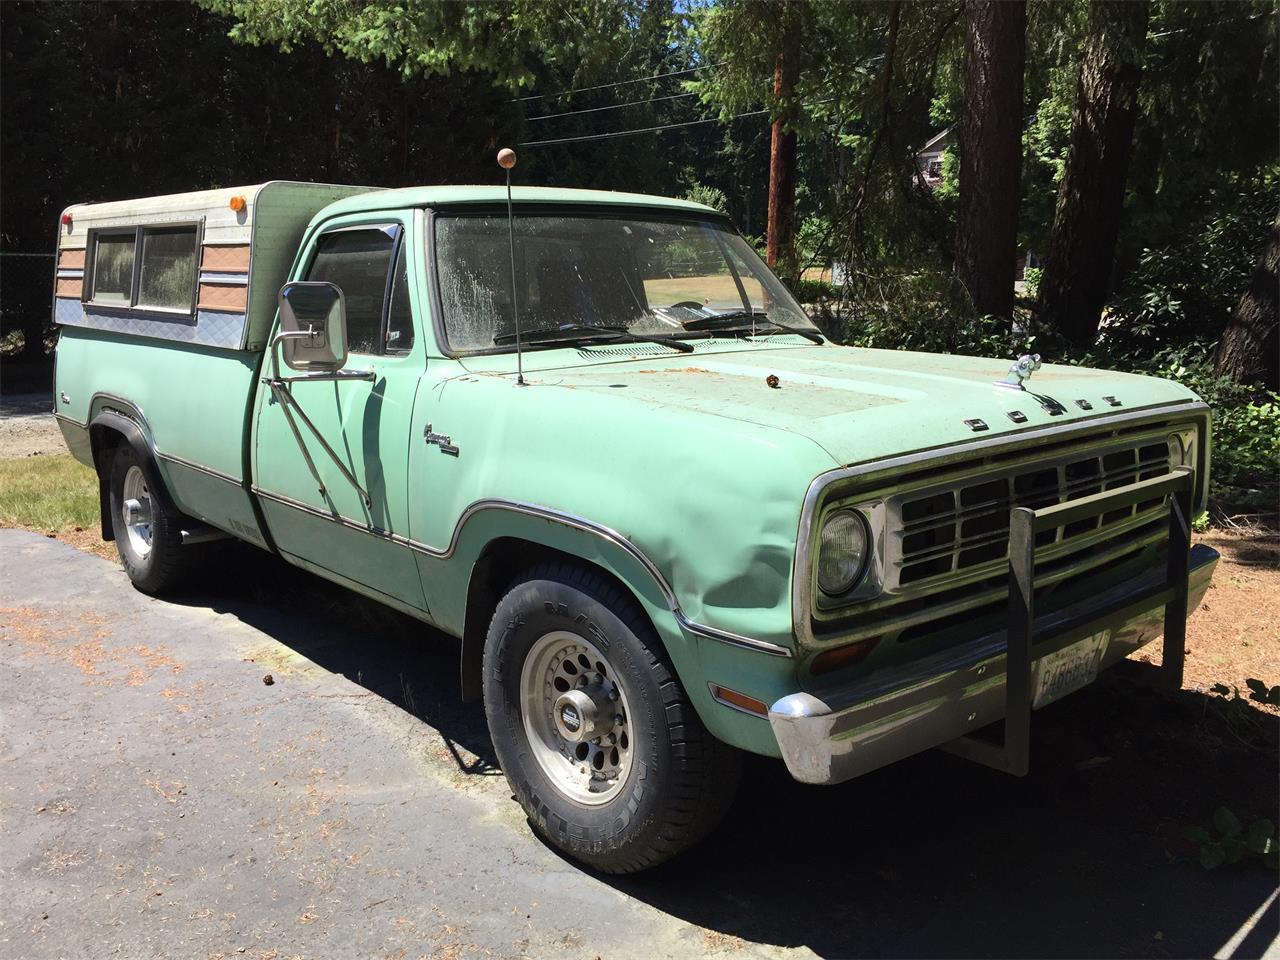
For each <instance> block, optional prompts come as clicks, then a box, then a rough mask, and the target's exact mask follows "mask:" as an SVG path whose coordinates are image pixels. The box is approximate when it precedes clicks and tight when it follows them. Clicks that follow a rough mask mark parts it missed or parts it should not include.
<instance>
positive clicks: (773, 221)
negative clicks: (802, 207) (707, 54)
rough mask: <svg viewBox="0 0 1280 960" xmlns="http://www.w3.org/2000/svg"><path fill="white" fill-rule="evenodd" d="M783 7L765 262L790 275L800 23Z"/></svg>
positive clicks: (793, 224)
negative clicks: (793, 121) (793, 118)
mask: <svg viewBox="0 0 1280 960" xmlns="http://www.w3.org/2000/svg"><path fill="white" fill-rule="evenodd" d="M789 6H790V5H789V4H784V6H783V10H782V20H783V28H782V38H781V43H780V46H779V50H778V54H777V59H776V61H775V66H774V70H773V110H774V118H773V126H772V129H771V138H770V143H769V223H768V232H767V235H766V247H765V251H766V258H767V260H768V262H769V266H771V267H774V268H775V269H779V268H780V269H781V271H782V272H783V273H784V274H788V273H791V272H793V271H794V269H795V259H796V257H795V240H796V132H795V128H794V127H793V126H792V124H791V119H792V116H793V114H794V112H795V110H796V107H797V105H796V99H795V93H796V80H797V79H798V78H799V75H800V42H799V40H800V38H799V26H800V25H799V19H798V17H797V16H796V13H795V11H793V10H791V9H789Z"/></svg>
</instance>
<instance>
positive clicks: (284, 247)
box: [53, 180, 376, 350]
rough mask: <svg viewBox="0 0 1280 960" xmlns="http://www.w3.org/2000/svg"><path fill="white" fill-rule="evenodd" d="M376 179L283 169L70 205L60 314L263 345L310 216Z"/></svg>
mask: <svg viewBox="0 0 1280 960" xmlns="http://www.w3.org/2000/svg"><path fill="white" fill-rule="evenodd" d="M374 189H376V188H374V187H358V186H343V185H339V184H329V183H299V182H293V181H284V180H273V181H271V182H269V183H260V184H256V185H253V186H246V187H227V188H224V189H220V190H201V191H197V192H194V193H175V194H170V195H168V196H160V197H146V198H143V199H140V200H120V201H115V202H109V203H82V204H76V205H74V206H71V207H68V208H67V209H66V210H65V211H63V215H62V221H61V224H60V226H59V231H58V250H57V276H56V279H55V282H54V301H53V319H54V322H55V323H59V324H65V325H68V326H77V327H89V328H91V329H97V330H109V331H112V332H115V333H125V334H131V335H134V336H140V337H151V338H158V339H163V340H180V341H184V342H187V343H195V344H201V345H204V346H209V347H221V348H226V349H231V350H259V349H262V347H263V346H264V345H265V344H266V338H267V335H268V332H269V330H270V327H271V322H272V319H273V317H274V315H275V310H276V294H277V292H278V291H279V289H280V286H281V284H283V283H284V281H285V278H286V276H287V275H288V272H289V268H290V266H292V264H293V258H294V256H295V255H296V253H297V251H298V248H299V245H300V242H301V240H302V234H303V231H304V230H305V229H306V227H307V224H308V223H309V222H310V221H311V219H312V217H314V216H315V215H316V214H317V213H319V212H320V210H322V209H323V208H324V207H325V206H327V205H328V204H330V203H332V202H333V201H335V200H340V199H342V198H343V197H349V196H351V195H353V194H357V193H365V192H368V191H370V190H374Z"/></svg>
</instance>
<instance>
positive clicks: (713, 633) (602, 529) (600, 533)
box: [252, 484, 793, 657]
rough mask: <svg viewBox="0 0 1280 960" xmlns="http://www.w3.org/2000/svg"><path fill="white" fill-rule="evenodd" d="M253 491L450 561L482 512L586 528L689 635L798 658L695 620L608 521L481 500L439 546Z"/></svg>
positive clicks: (528, 505)
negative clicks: (641, 575) (623, 557)
mask: <svg viewBox="0 0 1280 960" xmlns="http://www.w3.org/2000/svg"><path fill="white" fill-rule="evenodd" d="M252 490H253V493H254V494H255V495H257V496H259V497H262V498H263V499H264V500H271V501H274V502H276V503H279V504H281V505H283V506H286V507H292V508H293V509H295V510H300V511H302V512H303V513H309V514H311V515H312V516H315V517H318V518H320V519H323V520H328V521H330V522H332V523H337V524H340V525H341V526H344V527H348V528H350V529H352V530H358V531H360V532H362V533H366V534H369V535H370V536H374V537H378V538H380V539H383V540H389V541H391V542H392V543H398V544H400V545H401V546H403V547H407V548H408V549H410V550H413V551H414V552H415V553H421V554H423V555H424V556H428V557H431V558H433V559H435V560H448V559H449V558H450V557H452V556H453V554H454V553H455V552H456V551H457V549H458V543H459V541H460V540H461V539H462V530H463V528H464V527H465V526H466V524H467V521H468V520H470V519H471V518H472V517H473V516H475V515H476V514H477V513H481V512H482V511H485V510H505V511H507V512H509V513H518V514H523V515H525V516H530V517H537V518H538V519H540V520H549V521H551V522H552V523H558V524H560V525H561V526H565V527H569V528H571V529H574V530H580V531H582V532H584V533H588V534H591V535H592V536H596V537H599V538H601V539H602V540H606V541H608V542H609V543H611V544H613V545H614V546H616V547H618V548H620V549H622V550H624V551H625V552H626V553H628V554H630V555H631V556H632V557H633V558H634V559H635V560H636V561H637V562H638V563H639V564H640V565H641V566H642V567H644V569H645V571H646V572H647V573H648V574H649V576H650V577H651V578H652V579H653V581H654V583H655V584H656V585H657V587H658V589H659V590H660V591H661V592H662V596H663V599H664V600H665V601H666V604H667V608H668V609H669V610H670V611H671V613H672V615H673V616H674V617H675V618H676V622H677V623H679V624H680V626H681V627H682V628H683V629H685V630H687V631H688V632H689V633H692V634H695V635H697V636H700V637H704V638H706V639H708V640H715V641H717V642H719V643H726V644H729V645H730V646H734V647H740V648H741V649H744V650H753V651H755V652H756V653H763V654H767V655H769V656H774V657H791V656H793V653H792V651H791V650H790V649H788V648H787V647H784V646H781V645H779V644H776V643H769V642H768V641H766V640H756V639H754V638H752V637H744V636H742V635H740V634H736V633H731V632H729V631H727V630H717V629H716V628H714V627H709V626H706V625H705V624H701V623H698V622H697V621H696V620H693V619H691V618H690V617H689V616H688V615H687V614H686V613H685V612H684V610H683V609H681V607H680V602H679V600H678V599H677V598H676V595H675V591H674V590H672V588H671V585H670V584H669V583H668V582H667V579H666V577H665V576H663V574H662V571H661V570H659V569H658V567H657V566H656V565H655V564H654V563H653V561H652V560H650V559H649V558H648V557H647V556H646V555H645V554H644V552H643V551H642V550H641V549H640V548H639V547H637V546H636V545H635V544H634V543H632V542H631V541H630V540H628V539H627V538H626V537H624V536H623V535H622V534H620V533H618V532H617V531H616V530H613V529H611V528H609V527H606V526H604V525H603V524H599V523H595V522H594V521H591V520H586V519H584V518H582V517H577V516H574V515H573V514H569V513H564V512H562V511H559V510H553V509H550V508H548V507H540V506H537V505H536V504H531V503H521V502H519V501H516V500H501V499H488V500H477V501H476V502H475V503H473V504H471V505H470V506H469V507H467V509H466V510H464V511H463V512H462V516H461V517H459V518H458V522H457V524H456V525H455V526H454V528H453V535H452V537H451V538H450V540H449V544H448V545H447V546H445V547H433V546H431V545H430V544H427V543H422V542H421V541H418V540H412V539H410V538H409V537H405V536H402V535H400V534H397V533H392V532H391V531H389V530H383V529H381V528H379V527H375V526H372V525H370V524H366V523H362V522H360V521H358V520H353V519H351V518H350V517H344V516H342V515H341V514H336V513H330V512H328V511H326V510H321V509H319V508H317V507H314V506H311V505H310V504H307V503H302V502H301V501H298V500H295V499H293V498H292V497H287V496H284V495H283V494H279V493H274V492H272V491H270V490H264V489H263V488H262V487H259V486H257V485H256V484H255V485H254V486H253V487H252Z"/></svg>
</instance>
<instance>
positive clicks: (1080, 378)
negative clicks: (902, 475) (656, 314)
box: [530, 341, 1198, 465]
mask: <svg viewBox="0 0 1280 960" xmlns="http://www.w3.org/2000/svg"><path fill="white" fill-rule="evenodd" d="M739 343H741V341H739ZM753 347H754V348H753V349H733V350H723V349H722V350H714V349H709V348H707V347H703V346H700V347H699V349H698V350H697V352H695V353H691V354H677V355H675V356H669V355H667V354H666V353H665V352H663V353H662V354H661V355H657V354H655V355H651V356H645V357H643V358H635V359H627V360H625V361H619V360H618V359H617V358H616V356H613V355H605V356H604V357H602V358H601V359H602V360H604V362H597V363H589V364H588V365H585V366H583V365H576V364H575V365H574V366H569V367H559V368H550V369H547V368H544V369H542V370H539V371H537V372H536V373H535V374H533V375H532V376H531V377H530V383H531V384H542V385H546V386H559V387H562V388H567V389H573V390H577V391H587V392H600V393H602V394H607V395H608V396H610V397H611V398H613V399H620V398H621V397H620V395H622V397H625V398H626V399H628V400H633V401H636V402H638V403H641V404H646V405H654V406H660V407H676V408H679V409H680V410H683V411H685V412H699V413H704V414H709V415H713V416H718V417H725V418H729V419H733V420H737V421H742V422H745V423H752V424H758V425H760V426H763V427H769V428H773V429H778V430H785V431H788V432H791V433H796V434H800V435H802V436H805V437H808V438H809V439H810V440H812V441H813V442H814V443H817V444H818V445H819V446H821V447H822V448H823V449H824V450H825V451H826V452H827V453H828V454H829V455H830V456H831V458H832V460H833V461H834V462H835V463H836V464H839V465H845V464H852V463H859V462H866V461H869V460H875V459H879V458H882V457H887V456H893V455H896V454H900V453H904V452H909V451H917V450H925V449H929V448H931V447H936V446H940V445H944V444H950V443H955V442H958V441H962V440H965V439H977V438H979V437H983V438H986V437H991V436H994V435H999V434H1002V433H1015V432H1020V431H1025V430H1028V429H1032V428H1034V427H1038V426H1044V425H1047V424H1056V425H1062V426H1066V425H1067V424H1069V423H1071V424H1080V425H1083V424H1085V423H1087V421H1089V420H1091V419H1097V418H1099V417H1103V416H1106V415H1108V414H1115V413H1119V412H1122V411H1128V410H1138V409H1141V408H1144V407H1152V406H1158V405H1168V404H1188V405H1190V404H1192V403H1194V402H1195V401H1196V400H1197V399H1198V398H1197V397H1196V396H1195V394H1194V393H1192V392H1191V391H1190V390H1188V389H1186V388H1185V387H1183V386H1182V385H1180V384H1178V383H1174V382H1172V381H1168V380H1160V379H1156V378H1154V377H1143V376H1137V375H1134V374H1126V373H1116V372H1112V371H1105V370H1091V369H1087V368H1084V367H1072V366H1062V365H1055V364H1046V365H1044V366H1043V367H1042V368H1041V369H1039V370H1038V371H1036V372H1035V374H1034V375H1033V376H1032V377H1031V378H1030V380H1028V381H1027V383H1026V389H1025V390H1019V389H1017V388H1012V387H1002V386H997V385H996V381H999V380H1002V379H1003V378H1004V377H1005V375H1006V373H1007V372H1008V370H1009V366H1010V363H1011V362H1012V361H1011V360H1008V359H1005V360H999V359H984V358H980V357H965V356H957V355H951V354H929V353H911V352H907V351H898V350H869V349H863V348H857V347H841V346H836V345H832V344H828V345H824V346H805V347H796V346H789V345H787V346H784V345H781V344H768V345H760V346H755V345H753ZM603 349H608V348H603ZM659 349H660V348H659ZM602 352H603V351H602V350H600V349H592V348H588V349H582V350H578V351H575V353H576V354H577V357H576V358H575V359H579V360H582V359H588V358H589V357H590V355H592V354H596V353H602ZM645 352H646V353H647V352H648V351H647V349H646V350H645ZM771 377H776V378H777V386H776V387H775V386H771V385H770V383H771V382H772V381H771V380H770V378H771ZM1108 398H1110V399H1108ZM1051 410H1057V411H1058V412H1056V413H1053V412H1051Z"/></svg>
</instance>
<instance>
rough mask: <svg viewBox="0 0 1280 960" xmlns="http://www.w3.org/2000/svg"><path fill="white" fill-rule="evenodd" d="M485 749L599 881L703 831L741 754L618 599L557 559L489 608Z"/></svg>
mask: <svg viewBox="0 0 1280 960" xmlns="http://www.w3.org/2000/svg"><path fill="white" fill-rule="evenodd" d="M484 700H485V713H486V716H487V717H488V721H489V731H490V734H491V735H492V737H493V745H494V750H495V752H496V753H497V756H498V760H499V762H500V763H501V764H502V769H503V771H504V772H505V773H506V775H507V780H508V782H509V783H510V785H511V789H512V791H513V792H514V793H515V795H516V798H517V799H518V800H519V802H520V804H521V805H522V806H523V807H524V810H525V813H526V814H527V815H528V817H529V820H530V822H531V823H532V824H533V827H534V829H535V830H537V831H538V833H540V834H541V835H542V836H543V837H545V838H546V839H547V840H548V841H549V842H550V843H551V844H553V845H554V846H556V847H558V848H559V849H561V850H563V851H564V852H565V853H567V854H568V855H570V856H571V857H574V858H575V859H578V860H581V861H583V862H584V863H587V864H589V865H590V866H593V867H595V868H597V869H599V870H602V871H605V872H608V873H629V872H633V871H636V870H642V869H645V868H647V867H651V866H654V865H656V864H658V863H660V862H662V861H663V860H666V859H668V858H669V857H672V856H674V855H676V854H677V853H679V852H681V851H682V850H684V849H685V848H687V847H688V846H690V845H691V844H693V843H695V842H696V841H697V840H699V839H700V838H702V837H703V836H704V835H705V834H707V833H709V832H710V831H711V830H712V829H713V828H714V827H715V826H716V825H717V824H718V823H719V821H720V819H721V818H722V817H723V815H724V813H725V811H726V810H727V809H728V806H729V804H730V802H731V801H732V798H733V794H734V792H735V790H736V787H737V782H738V770H739V759H740V758H739V754H738V752H737V751H736V750H734V749H733V748H732V747H729V746H727V745H725V744H723V743H721V742H720V741H718V740H716V739H715V738H714V737H712V736H711V734H709V733H708V732H707V730H706V728H705V727H704V726H703V725H702V722H701V721H700V720H699V719H698V716H697V714H696V713H695V712H694V710H693V707H692V705H691V704H690V703H689V700H688V698H687V697H686V695H685V693H684V690H683V689H682V688H681V686H680V682H679V680H678V679H677V678H676V676H675V673H674V670H673V669H672V667H671V664H670V662H669V661H668V660H667V657H666V655H665V652H664V651H663V650H662V647H661V644H660V643H659V641H658V638H657V637H656V636H655V635H654V633H653V629H652V627H651V626H650V625H649V623H648V621H647V620H646V618H645V616H644V614H643V612H642V611H641V609H640V608H639V606H638V605H637V604H636V603H635V601H634V599H632V598H631V597H630V596H629V595H627V594H626V593H625V592H624V591H623V590H621V589H620V588H619V587H618V586H616V585H614V584H613V583H611V582H610V581H608V580H606V579H605V578H603V577H602V576H600V575H598V574H596V573H594V572H593V571H590V570H588V569H584V568H581V567H576V566H573V565H570V564H566V563H551V564H544V565H540V566H538V567H536V568H534V569H533V570H531V571H529V572H528V573H527V574H526V575H525V576H523V577H521V578H520V579H519V580H518V581H517V582H516V583H515V584H514V585H513V586H512V587H511V588H510V590H509V591H508V593H507V595H506V596H505V597H504V598H503V599H502V601H501V602H500V603H499V604H498V608H497V610H496V611H495V612H494V616H493V620H492V622H491V624H490V627H489V634H488V637H487V638H486V643H485V656H484Z"/></svg>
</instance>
